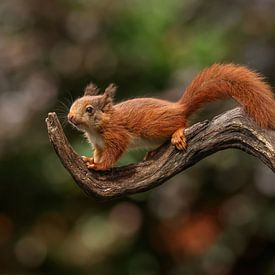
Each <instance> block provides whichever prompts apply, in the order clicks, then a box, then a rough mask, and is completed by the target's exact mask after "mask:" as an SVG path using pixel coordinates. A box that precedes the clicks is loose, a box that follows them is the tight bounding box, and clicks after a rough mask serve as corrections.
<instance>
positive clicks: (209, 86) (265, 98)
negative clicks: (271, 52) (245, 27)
mask: <svg viewBox="0 0 275 275" xmlns="http://www.w3.org/2000/svg"><path fill="white" fill-rule="evenodd" d="M225 97H232V98H233V99H235V100H236V101H237V102H239V103H240V104H241V105H242V106H243V107H244V109H245V111H246V112H247V113H248V114H249V115H250V116H251V117H252V118H253V119H254V120H255V121H256V123H257V124H258V125H259V126H261V127H264V128H268V127H270V128H275V99H274V95H273V93H272V90H271V87H270V86H269V85H268V84H266V83H265V82H264V79H263V77H262V76H261V75H260V74H258V73H255V72H253V71H251V70H249V69H248V68H246V67H242V66H237V65H234V64H225V65H220V64H214V65H212V66H211V67H209V68H207V69H205V70H203V71H202V72H201V73H200V74H199V75H198V76H197V77H195V79H194V80H193V81H192V83H191V84H190V85H189V86H188V87H187V89H186V91H185V92H184V94H183V96H182V98H181V99H180V100H179V103H181V104H182V105H184V110H185V114H186V116H187V117H188V116H190V115H191V114H192V113H193V112H195V111H196V110H197V109H198V108H200V107H201V106H202V105H203V104H204V103H206V102H210V101H215V100H217V99H221V98H225Z"/></svg>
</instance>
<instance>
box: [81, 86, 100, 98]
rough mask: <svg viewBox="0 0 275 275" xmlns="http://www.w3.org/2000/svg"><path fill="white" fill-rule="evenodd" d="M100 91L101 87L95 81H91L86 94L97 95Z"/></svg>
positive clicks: (85, 91)
mask: <svg viewBox="0 0 275 275" xmlns="http://www.w3.org/2000/svg"><path fill="white" fill-rule="evenodd" d="M98 93H99V89H98V88H97V86H96V85H95V84H94V83H90V84H89V85H88V86H87V87H86V88H85V90H84V96H86V95H90V96H93V95H97V94H98Z"/></svg>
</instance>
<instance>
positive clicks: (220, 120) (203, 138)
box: [46, 108, 275, 199]
mask: <svg viewBox="0 0 275 275" xmlns="http://www.w3.org/2000/svg"><path fill="white" fill-rule="evenodd" d="M46 122H47V126H48V133H49V138H50V140H51V142H52V144H53V147H54V149H55V151H56V153H57V155H58V157H59V158H60V160H61V162H62V163H63V165H64V167H65V168H66V169H67V170H68V171H69V172H70V174H71V175H72V177H73V178H74V180H75V181H76V183H77V184H78V185H79V187H80V188H82V189H83V190H84V191H85V192H86V193H87V194H89V195H92V196H95V197H97V198H101V199H111V198H115V197H120V196H125V195H128V194H134V193H138V192H141V191H145V190H148V189H151V188H153V187H155V186H157V185H160V184H161V183H163V182H165V181H166V180H168V179H169V178H171V177H172V176H174V175H176V174H178V173H179V172H181V171H183V170H185V169H187V168H188V167H190V166H193V165H194V164H195V163H197V162H198V161H200V160H202V159H203V158H205V157H207V156H208V155H211V154H213V153H215V152H217V151H220V150H224V149H227V148H237V149H240V150H242V151H245V152H247V153H248V154H251V155H253V156H255V157H257V158H258V159H260V160H261V161H262V162H263V163H264V164H266V165H267V166H268V167H269V168H270V169H271V170H272V171H273V172H275V131H274V130H270V129H269V130H267V129H261V128H259V127H258V126H257V125H256V124H255V123H254V122H253V121H252V120H251V119H250V118H248V117H247V116H246V115H245V113H244V112H243V111H242V109H241V108H236V109H233V110H230V111H228V112H226V113H224V114H221V115H219V116H217V117H215V118H214V119H213V120H212V121H204V122H200V123H197V124H195V125H193V126H192V127H190V128H188V129H186V135H187V142H188V148H187V150H186V152H182V151H178V150H176V149H175V147H174V146H173V145H171V144H170V143H169V142H167V144H164V145H163V146H161V147H160V149H159V151H158V153H157V154H156V155H155V156H154V157H153V158H152V159H150V160H148V161H143V162H140V163H137V164H131V165H128V166H124V167H115V168H113V169H111V170H108V171H104V172H96V171H89V170H88V169H87V168H86V165H85V164H84V162H83V161H82V159H81V158H80V157H79V155H78V154H76V153H75V151H74V150H73V149H72V147H71V146H70V144H69V143H68V140H67V138H66V136H65V135H64V132H63V129H62V127H61V125H60V122H59V120H58V118H57V116H56V114H55V113H49V114H48V118H47V119H46Z"/></svg>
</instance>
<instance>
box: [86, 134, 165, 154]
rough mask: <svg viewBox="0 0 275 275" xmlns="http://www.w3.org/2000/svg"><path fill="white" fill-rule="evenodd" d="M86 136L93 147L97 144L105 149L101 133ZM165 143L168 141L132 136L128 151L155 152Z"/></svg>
mask: <svg viewBox="0 0 275 275" xmlns="http://www.w3.org/2000/svg"><path fill="white" fill-rule="evenodd" d="M85 136H86V138H87V139H88V141H89V142H90V143H91V144H92V145H94V144H96V145H97V146H98V147H99V148H101V149H104V147H105V144H104V140H103V139H102V136H101V135H100V134H99V133H97V132H93V133H88V132H86V133H85ZM165 141H166V139H159V140H152V139H145V138H141V137H137V136H132V137H131V138H130V143H129V145H128V148H127V149H128V150H134V149H147V150H154V149H156V148H158V147H159V146H160V145H162V144H163V143H164V142H165Z"/></svg>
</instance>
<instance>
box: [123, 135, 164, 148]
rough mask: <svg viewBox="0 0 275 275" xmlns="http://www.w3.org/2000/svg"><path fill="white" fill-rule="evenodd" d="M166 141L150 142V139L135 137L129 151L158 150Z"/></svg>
mask: <svg viewBox="0 0 275 275" xmlns="http://www.w3.org/2000/svg"><path fill="white" fill-rule="evenodd" d="M165 141H166V140H165V139H160V140H150V139H145V138H141V137H136V136H133V137H132V138H131V141H130V144H129V146H128V149H129V150H133V149H148V150H154V149H156V148H158V147H159V146H160V145H162V144H163V143H164V142H165Z"/></svg>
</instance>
